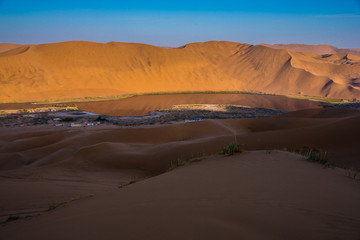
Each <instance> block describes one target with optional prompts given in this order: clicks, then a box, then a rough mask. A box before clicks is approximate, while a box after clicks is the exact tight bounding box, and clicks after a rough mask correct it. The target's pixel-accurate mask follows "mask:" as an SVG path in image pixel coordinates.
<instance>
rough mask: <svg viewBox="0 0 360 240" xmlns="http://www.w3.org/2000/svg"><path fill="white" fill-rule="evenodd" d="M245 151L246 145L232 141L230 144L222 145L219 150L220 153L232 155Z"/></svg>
mask: <svg viewBox="0 0 360 240" xmlns="http://www.w3.org/2000/svg"><path fill="white" fill-rule="evenodd" d="M243 151H244V146H243V145H242V144H238V143H230V144H229V145H227V146H225V147H222V148H221V149H220V151H219V154H222V155H225V156H230V155H233V154H235V153H241V152H243Z"/></svg>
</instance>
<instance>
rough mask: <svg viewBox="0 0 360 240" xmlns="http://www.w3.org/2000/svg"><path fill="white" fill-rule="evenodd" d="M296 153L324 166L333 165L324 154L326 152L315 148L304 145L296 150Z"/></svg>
mask: <svg viewBox="0 0 360 240" xmlns="http://www.w3.org/2000/svg"><path fill="white" fill-rule="evenodd" d="M296 152H297V153H299V154H301V155H303V156H304V157H305V159H307V160H308V161H310V162H317V163H320V164H322V165H323V166H324V167H326V168H330V167H331V168H333V167H335V165H334V163H332V162H330V161H329V159H328V158H327V156H326V152H324V151H321V150H319V149H316V148H309V147H304V148H302V149H301V150H300V151H296Z"/></svg>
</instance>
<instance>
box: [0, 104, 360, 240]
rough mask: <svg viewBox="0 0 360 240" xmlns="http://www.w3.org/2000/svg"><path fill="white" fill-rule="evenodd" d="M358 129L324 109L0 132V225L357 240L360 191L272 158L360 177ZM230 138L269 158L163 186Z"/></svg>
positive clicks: (239, 159)
mask: <svg viewBox="0 0 360 240" xmlns="http://www.w3.org/2000/svg"><path fill="white" fill-rule="evenodd" d="M359 120H360V112H359V110H355V109H320V108H317V109H307V110H300V111H295V112H290V113H286V114H283V115H280V116H276V117H271V118H262V119H229V120H206V121H202V122H194V123H177V124H167V125H161V126H153V127H142V128H116V127H111V128H107V127H102V128H95V129H90V128H81V129H68V128H66V129H55V128H49V127H48V126H47V127H42V126H40V127H35V126H34V127H24V128H2V129H1V130H0V192H1V195H2V196H1V198H0V221H5V220H6V219H7V218H8V217H9V216H20V217H23V218H25V217H26V216H30V217H28V218H26V219H23V220H18V221H15V222H9V223H6V224H2V225H1V226H0V239H1V237H3V238H4V239H24V237H25V236H26V238H27V239H49V238H52V239H79V238H88V239H98V238H101V236H103V237H105V238H108V239H115V238H116V239H117V238H119V237H127V238H130V239H140V238H144V237H147V238H150V237H152V238H153V239H172V238H175V239H177V238H178V239H180V238H181V239H184V238H185V237H186V238H190V239H198V238H210V239H219V238H220V236H224V237H225V238H227V239H238V238H239V237H244V238H246V239H358V238H359V230H358V229H359V227H360V225H359V224H360V220H359V216H360V215H359V214H360V212H359V205H358V202H359V200H360V199H359V197H360V196H359V194H360V191H359V190H360V189H359V186H360V185H359V183H360V182H359V181H358V180H354V179H351V178H349V177H347V176H346V173H345V172H344V171H343V170H340V169H335V170H334V169H323V167H322V166H321V165H318V164H314V163H310V162H307V161H305V160H304V159H302V157H300V156H299V155H295V154H292V153H287V152H278V151H270V150H272V149H284V148H286V149H299V148H302V147H305V146H307V147H311V148H318V149H321V150H323V151H325V152H327V156H328V158H329V160H330V161H332V162H334V163H335V165H336V166H339V167H350V168H360V161H359V155H360V149H359V148H358V144H359V141H358V136H359V134H360V125H359V124H358V122H359ZM235 138H236V140H237V141H238V142H240V143H244V144H245V146H246V149H247V150H263V151H258V152H246V153H243V154H239V155H236V156H233V157H223V156H219V155H215V156H212V157H205V158H204V159H203V160H202V161H201V162H197V163H192V164H188V165H186V166H185V167H181V168H177V169H175V170H174V171H171V172H168V173H165V174H163V173H164V172H166V171H167V169H168V167H169V164H170V162H171V161H173V160H176V159H184V160H188V159H191V158H194V157H199V156H200V157H201V156H203V155H212V154H215V152H216V151H217V150H218V149H219V148H220V147H221V146H224V145H227V144H228V143H230V142H233V141H234V140H235ZM154 176H156V177H154ZM148 177H152V178H149V179H147V180H144V181H139V182H136V183H135V184H131V185H128V186H125V187H122V188H119V187H120V186H124V185H127V184H129V183H130V182H134V181H137V180H141V179H144V178H148ZM54 208H56V209H55V210H52V209H54ZM150 239H151V238H150Z"/></svg>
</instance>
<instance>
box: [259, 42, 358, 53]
mask: <svg viewBox="0 0 360 240" xmlns="http://www.w3.org/2000/svg"><path fill="white" fill-rule="evenodd" d="M259 45H262V46H266V47H271V48H275V49H287V50H290V51H292V52H309V53H315V54H319V55H324V54H337V53H350V54H353V55H357V56H360V49H359V48H355V49H351V48H337V47H334V46H331V45H326V44H320V45H307V44H266V43H260V44H259Z"/></svg>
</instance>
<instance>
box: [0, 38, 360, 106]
mask: <svg viewBox="0 0 360 240" xmlns="http://www.w3.org/2000/svg"><path fill="white" fill-rule="evenodd" d="M359 62H360V61H359V59H358V58H357V57H356V56H353V55H351V54H345V55H344V54H343V55H341V54H340V55H339V54H337V55H332V56H319V55H314V54H305V53H294V52H290V51H287V50H278V49H272V48H268V47H264V46H252V45H248V44H240V43H233V42H215V41H213V42H205V43H192V44H187V45H185V46H183V47H179V48H172V49H164V48H159V47H154V46H150V45H144V44H134V43H116V42H110V43H107V44H101V43H93V42H64V43H54V44H42V45H32V46H23V47H20V48H17V49H13V50H11V51H8V52H5V53H0V79H1V81H0V87H1V89H2V94H1V95H0V101H2V102H14V101H34V100H54V99H66V98H82V97H99V96H114V95H121V94H128V93H146V92H169V91H171V92H177V91H234V90H235V91H256V92H266V93H276V94H292V95H298V94H306V95H311V96H326V97H335V98H346V99H352V98H359V96H360V91H359V87H358V84H359V81H360V80H359V79H360V63H359Z"/></svg>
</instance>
